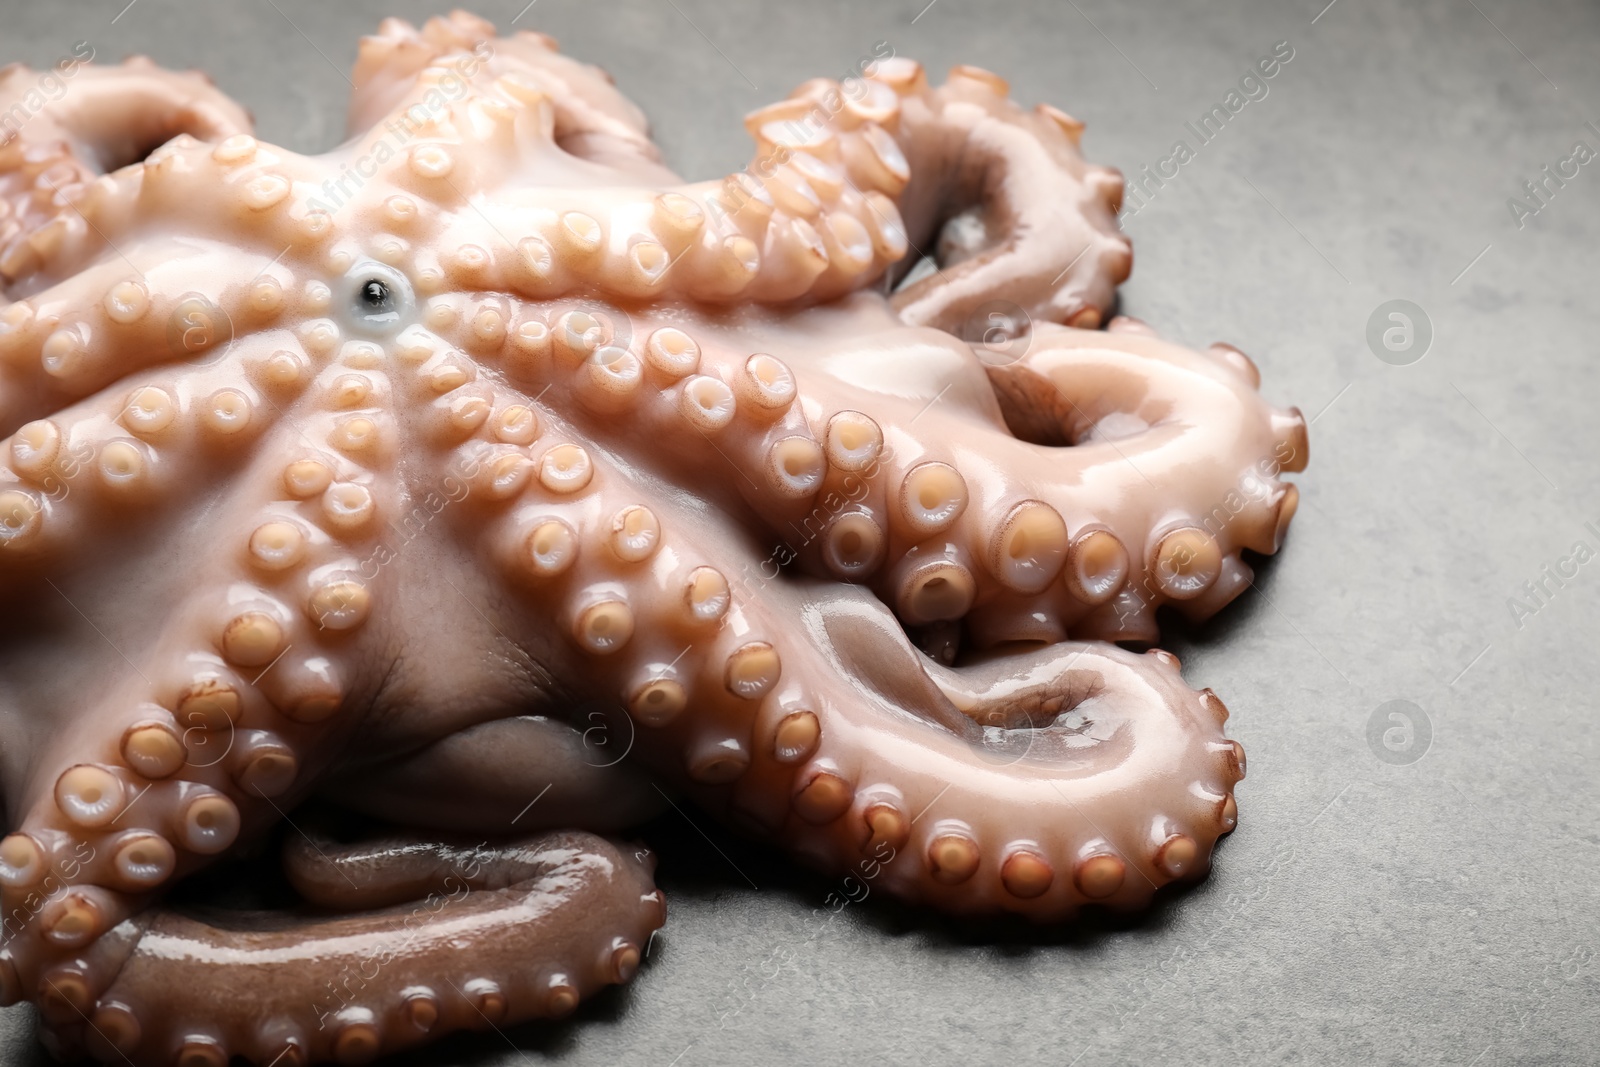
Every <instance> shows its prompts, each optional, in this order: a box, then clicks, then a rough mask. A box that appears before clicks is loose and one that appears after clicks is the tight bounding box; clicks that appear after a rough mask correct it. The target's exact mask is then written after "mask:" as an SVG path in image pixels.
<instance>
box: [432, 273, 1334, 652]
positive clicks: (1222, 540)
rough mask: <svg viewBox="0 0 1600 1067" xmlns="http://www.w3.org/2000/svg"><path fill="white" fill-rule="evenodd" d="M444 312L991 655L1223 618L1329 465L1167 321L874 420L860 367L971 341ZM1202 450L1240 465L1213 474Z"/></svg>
mask: <svg viewBox="0 0 1600 1067" xmlns="http://www.w3.org/2000/svg"><path fill="white" fill-rule="evenodd" d="M430 308H431V309H433V310H436V311H440V312H442V314H440V315H439V316H438V321H439V322H440V331H441V333H440V334H439V335H437V337H436V343H437V344H439V345H446V344H448V343H449V342H451V341H453V342H455V343H456V344H457V345H459V346H460V348H461V350H463V353H464V355H465V354H467V353H470V354H472V355H475V356H476V357H477V358H481V359H485V360H493V361H496V362H498V364H499V365H500V366H501V367H502V368H504V371H505V372H506V373H507V374H508V376H509V380H510V381H512V382H514V383H517V385H518V386H519V388H523V389H526V390H528V391H529V393H530V394H531V393H538V394H539V395H540V396H541V397H545V398H546V399H545V401H544V402H545V403H546V404H548V405H550V406H552V407H554V408H556V409H558V410H561V411H564V412H568V413H570V414H572V415H575V416H576V417H577V418H578V420H579V422H580V425H583V426H585V427H587V428H588V429H589V430H590V431H591V432H593V433H596V434H598V433H600V432H601V431H602V429H603V427H604V425H605V424H606V423H607V422H608V421H609V420H612V419H614V418H615V417H616V415H617V414H619V413H622V412H626V413H627V415H628V417H629V425H630V426H631V432H629V433H613V434H612V435H611V438H612V440H613V442H614V445H615V447H617V448H619V449H621V450H623V451H624V452H626V453H627V454H628V455H629V458H630V460H632V461H633V462H635V463H638V464H641V465H643V466H646V467H650V468H652V469H656V470H658V471H660V473H661V474H662V475H663V476H664V477H666V478H668V479H670V480H679V479H681V478H684V477H690V476H692V475H693V472H694V471H696V470H701V469H705V468H706V467H707V466H710V467H712V468H714V469H726V467H727V466H728V465H731V466H732V467H733V472H734V476H733V477H730V478H729V479H727V481H726V483H725V484H724V485H723V486H721V487H720V488H719V487H709V488H708V489H707V492H708V493H709V494H712V495H714V496H717V497H719V498H720V500H721V502H722V503H723V506H724V507H728V508H734V509H740V508H747V509H748V511H749V513H750V514H751V515H752V516H753V517H754V521H756V522H759V523H761V524H763V525H764V527H765V528H766V530H768V531H769V532H770V533H771V534H772V535H774V536H777V537H780V538H782V539H784V540H785V541H786V542H788V543H789V544H790V545H791V546H796V545H797V546H798V547H792V551H791V553H790V554H791V555H798V557H799V559H800V561H801V563H802V565H803V566H805V567H806V569H807V570H809V571H810V572H811V573H813V574H817V575H819V576H822V575H828V576H832V577H836V578H841V579H844V580H848V581H855V582H861V583H864V584H868V585H869V586H870V587H871V588H873V589H874V591H876V592H877V593H878V595H879V596H880V597H881V598H882V599H883V600H884V601H885V602H886V603H889V604H890V605H892V606H893V607H894V608H895V610H896V611H897V612H898V613H899V615H900V617H901V618H902V619H903V620H904V621H905V622H906V623H907V624H908V625H912V626H924V625H928V624H934V623H939V622H943V621H948V620H957V619H963V618H964V619H966V620H967V622H968V629H969V632H970V634H971V636H972V637H973V638H975V639H976V641H977V643H978V644H979V645H980V646H989V645H993V644H997V643H1001V642H1004V641H1011V640H1030V641H1037V640H1044V641H1053V640H1059V639H1061V638H1063V637H1065V636H1067V635H1069V634H1072V635H1075V636H1080V637H1099V638H1107V639H1113V640H1128V641H1142V642H1154V641H1155V640H1156V638H1157V636H1158V634H1157V630H1156V623H1155V611H1156V609H1157V608H1158V607H1159V606H1160V605H1162V604H1169V603H1170V604H1176V605H1178V606H1179V607H1181V608H1182V609H1183V610H1184V611H1185V612H1186V613H1187V614H1189V615H1191V616H1192V617H1195V618H1205V617H1207V616H1209V615H1211V614H1213V613H1215V612H1216V611H1217V610H1219V609H1220V608H1222V607H1223V606H1224V605H1226V604H1227V603H1228V602H1229V601H1230V600H1232V599H1233V598H1234V597H1235V596H1237V595H1238V594H1239V593H1240V592H1241V591H1242V590H1243V589H1244V588H1245V587H1246V586H1247V585H1248V583H1249V581H1250V577H1251V571H1250V568H1249V565H1248V564H1246V563H1245V562H1244V561H1243V559H1242V557H1241V552H1242V551H1243V550H1244V549H1250V550H1252V551H1255V552H1260V553H1272V552H1275V551H1277V548H1278V546H1279V545H1280V544H1281V542H1282V539H1283V537H1284V534H1285V531H1286V529H1287V527H1288V524H1289V522H1290V520H1291V519H1292V518H1293V516H1294V512H1295V508H1296V504H1297V502H1298V493H1297V491H1296V490H1295V488H1294V486H1293V485H1292V484H1289V483H1287V482H1284V481H1283V480H1282V478H1281V475H1283V474H1284V473H1292V472H1297V471H1301V470H1304V469H1305V466H1306V462H1307V459H1308V454H1307V443H1306V432H1305V420H1304V419H1303V417H1301V415H1300V414H1299V412H1298V411H1296V410H1294V409H1290V410H1289V411H1275V410H1273V409H1272V408H1270V407H1269V406H1268V405H1266V404H1265V403H1264V402H1263V401H1262V399H1261V398H1260V396H1259V393H1258V392H1257V386H1258V384H1259V376H1258V375H1257V374H1256V373H1255V371H1254V365H1253V364H1251V363H1250V361H1249V359H1248V357H1246V356H1244V355H1243V354H1242V353H1240V352H1238V351H1237V350H1234V349H1231V348H1228V347H1226V346H1222V347H1214V348H1213V349H1211V350H1209V351H1208V352H1206V353H1196V352H1192V351H1189V350H1187V349H1183V348H1181V347H1179V346H1177V345H1173V344H1170V343H1168V342H1165V341H1162V340H1160V339H1159V338H1156V337H1154V336H1151V335H1150V334H1148V332H1145V333H1141V332H1136V331H1131V330H1127V329H1119V330H1117V331H1115V332H1106V331H1080V330H1072V329H1069V328H1065V327H1058V326H1054V325H1051V324H1044V323H1042V324H1040V325H1039V327H1038V329H1037V330H1035V331H1034V333H1033V334H1032V335H1031V336H1030V338H1029V339H1028V346H1029V347H1028V351H1027V352H1026V353H1025V354H1023V355H1021V356H1018V357H1017V358H1016V359H1014V360H1013V361H1012V362H1010V363H1004V364H999V363H997V364H995V365H990V366H988V367H987V369H986V373H987V379H986V378H985V377H984V372H980V371H978V370H977V368H978V367H979V366H980V364H978V363H977V361H975V360H972V359H971V357H970V354H968V355H967V356H966V359H965V360H962V361H961V362H960V363H959V364H955V365H954V366H955V368H956V369H952V370H951V371H950V372H949V373H948V376H947V378H946V379H945V384H944V387H943V388H937V387H938V386H939V385H940V382H941V379H940V377H939V376H938V375H935V376H933V377H930V378H929V379H928V380H929V383H930V384H929V385H928V387H927V391H928V395H927V397H926V398H923V397H922V396H920V395H916V396H908V397H906V398H904V399H903V400H902V401H900V402H899V403H898V404H890V403H887V402H886V403H885V404H883V405H881V406H880V408H879V409H878V415H879V418H878V419H874V418H872V417H870V416H867V415H866V414H864V413H862V412H859V411H855V410H853V409H852V408H851V407H849V405H850V404H851V403H852V399H853V396H854V395H856V394H857V390H858V388H859V384H860V382H859V381H858V380H857V379H855V378H851V377H850V376H849V374H845V375H843V377H842V378H841V373H840V371H839V369H838V368H841V367H845V368H849V369H850V373H851V374H854V375H856V376H857V378H858V379H860V380H861V381H876V380H883V381H889V380H894V381H897V382H898V381H900V380H901V378H900V377H899V375H900V374H901V373H902V372H904V373H905V374H907V375H910V374H911V373H912V372H911V371H910V370H909V368H906V367H905V366H904V364H905V363H906V362H907V361H908V360H915V361H918V362H919V363H921V364H924V365H926V364H928V363H929V361H935V363H936V364H937V363H939V362H944V361H948V360H950V359H951V358H952V357H953V356H954V355H955V353H956V352H957V350H961V351H964V348H963V346H960V345H959V343H957V342H954V341H953V340H952V339H950V338H948V337H944V336H941V337H940V339H939V340H938V341H937V342H934V341H933V340H932V338H931V337H930V339H929V341H928V343H927V344H926V345H925V346H924V347H922V348H919V349H908V350H902V351H896V352H895V353H894V354H892V355H891V354H887V353H885V352H883V351H882V350H880V349H877V348H874V349H872V350H868V351H856V350H854V349H853V348H852V347H851V346H852V345H853V338H852V337H851V335H850V331H849V326H850V325H851V324H853V323H855V322H856V321H857V320H856V319H854V318H852V317H850V316H849V315H848V314H847V313H845V314H841V315H840V316H839V317H838V319H839V321H838V322H836V323H834V324H833V328H835V329H837V330H838V331H839V333H840V335H841V336H842V338H843V340H842V341H841V342H839V343H838V344H837V345H827V344H824V345H823V346H821V347H820V348H818V347H817V346H816V342H815V341H814V340H812V341H810V342H808V343H807V344H808V347H799V346H798V343H797V342H796V341H794V340H791V339H790V338H788V337H786V336H784V335H782V334H775V335H774V336H772V337H771V338H769V339H768V340H769V341H770V342H772V343H771V344H769V345H766V346H764V347H767V348H768V349H769V351H767V352H756V353H750V352H748V351H747V350H746V349H743V348H734V347H732V344H731V343H729V341H728V340H726V339H725V338H724V337H723V336H722V332H721V331H714V330H707V331H703V332H699V333H697V334H696V335H694V336H691V335H690V334H689V333H687V332H685V331H684V330H681V329H679V328H677V327H662V328H659V329H657V330H654V331H651V332H649V333H647V334H643V335H631V336H622V335H621V334H620V333H619V330H620V329H621V326H625V325H626V323H627V319H626V317H625V316H623V315H622V314H621V313H613V312H607V311H605V310H603V309H600V308H597V307H596V306H595V305H580V306H576V307H572V306H566V307H564V306H563V305H562V304H560V303H555V304H553V305H518V304H514V303H512V302H507V301H502V300H499V299H498V298H491V299H488V300H481V299H478V298H475V297H465V296H448V297H440V298H436V299H435V300H434V301H433V302H432V304H431V305H430ZM431 313H432V312H431V311H430V314H431ZM619 324H621V325H620V326H619ZM908 341H909V339H908ZM905 351H910V352H911V353H912V354H911V355H909V356H908V355H906V354H905ZM467 358H471V357H470V356H468V357H467ZM925 376H926V375H925ZM906 380H911V379H910V378H909V377H908V378H907V379H906ZM885 415H888V416H889V417H888V418H885V417H884V416H885ZM880 420H882V421H880ZM913 423H915V424H917V433H916V434H915V435H913V434H912V433H910V432H909V428H910V426H911V425H912V424H913ZM662 439H670V440H672V441H674V442H675V447H674V448H673V449H671V450H670V451H669V452H667V453H665V454H663V452H662V450H661V449H659V448H658V447H657V442H659V441H660V440H662ZM1197 451H1203V452H1204V453H1205V454H1207V455H1216V456H1219V457H1223V459H1222V460H1220V461H1219V462H1216V463H1213V464H1208V465H1207V466H1206V468H1205V469H1204V470H1203V471H1193V470H1192V469H1191V467H1192V461H1191V458H1190V457H1192V456H1193V455H1194V454H1195V453H1196V452H1197ZM534 458H536V457H535V456H534V455H533V454H532V453H531V452H530V453H528V459H529V460H532V459H534ZM503 462H506V463H510V462H512V461H511V460H510V459H506V460H504V461H503ZM996 463H998V467H997V468H994V466H993V465H994V464H996ZM990 469H998V470H999V471H1003V472H1004V475H1003V477H995V476H993V475H990V474H988V473H986V472H987V471H988V470H990ZM1152 489H1155V490H1159V492H1156V493H1152V492H1151V490H1152Z"/></svg>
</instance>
